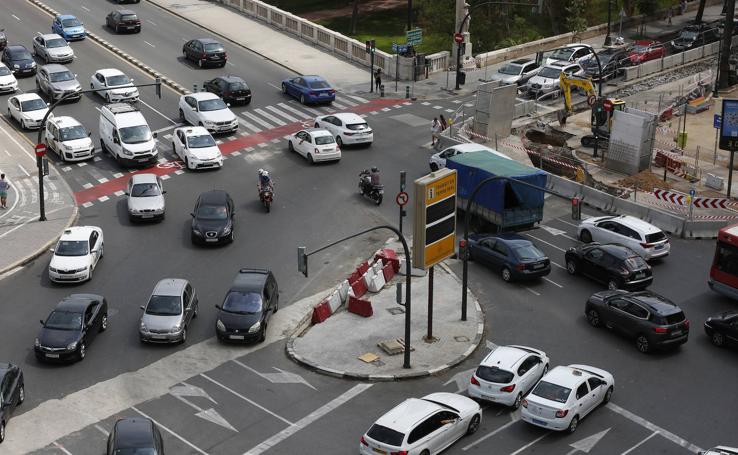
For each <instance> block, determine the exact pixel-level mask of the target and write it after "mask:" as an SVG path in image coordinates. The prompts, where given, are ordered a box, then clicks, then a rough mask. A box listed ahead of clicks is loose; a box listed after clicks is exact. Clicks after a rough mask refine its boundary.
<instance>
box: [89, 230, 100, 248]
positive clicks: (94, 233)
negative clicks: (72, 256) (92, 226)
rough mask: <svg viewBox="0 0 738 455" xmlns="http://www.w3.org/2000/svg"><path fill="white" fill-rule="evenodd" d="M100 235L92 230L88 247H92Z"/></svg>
mask: <svg viewBox="0 0 738 455" xmlns="http://www.w3.org/2000/svg"><path fill="white" fill-rule="evenodd" d="M99 236H100V234H98V233H97V231H92V234H90V249H94V248H95V245H97V239H98V237H99Z"/></svg>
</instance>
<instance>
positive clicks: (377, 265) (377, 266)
mask: <svg viewBox="0 0 738 455" xmlns="http://www.w3.org/2000/svg"><path fill="white" fill-rule="evenodd" d="M372 270H374V274H375V275H381V274H382V261H376V262H374V264H372Z"/></svg>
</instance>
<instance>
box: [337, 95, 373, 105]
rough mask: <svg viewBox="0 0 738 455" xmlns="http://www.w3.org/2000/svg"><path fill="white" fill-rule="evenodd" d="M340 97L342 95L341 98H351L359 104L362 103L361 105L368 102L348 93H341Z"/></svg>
mask: <svg viewBox="0 0 738 455" xmlns="http://www.w3.org/2000/svg"><path fill="white" fill-rule="evenodd" d="M342 95H343V96H346V97H348V98H351V99H352V100H355V101H358V102H359V103H362V104H363V103H368V102H369V100H368V99H365V98H362V97H360V96H354V95H349V94H348V93H343V94H342Z"/></svg>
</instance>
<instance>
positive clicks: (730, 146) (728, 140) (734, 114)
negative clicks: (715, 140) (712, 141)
mask: <svg viewBox="0 0 738 455" xmlns="http://www.w3.org/2000/svg"><path fill="white" fill-rule="evenodd" d="M720 149H721V150H728V151H731V152H734V151H738V99H723V116H722V120H721V122H720Z"/></svg>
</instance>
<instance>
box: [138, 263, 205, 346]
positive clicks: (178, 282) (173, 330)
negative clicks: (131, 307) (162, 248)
mask: <svg viewBox="0 0 738 455" xmlns="http://www.w3.org/2000/svg"><path fill="white" fill-rule="evenodd" d="M197 302H198V300H197V293H196V292H195V289H194V288H193V287H192V285H191V284H190V283H189V282H188V281H187V280H182V279H178V278H165V279H163V280H160V281H159V282H158V283H156V286H154V290H153V291H152V293H151V297H149V301H148V303H147V304H146V306H141V309H142V310H143V314H142V315H141V322H140V324H139V327H138V336H139V339H140V340H141V342H150V343H184V342H185V341H187V328H188V327H189V325H190V322H191V321H192V319H194V318H196V317H197Z"/></svg>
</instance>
